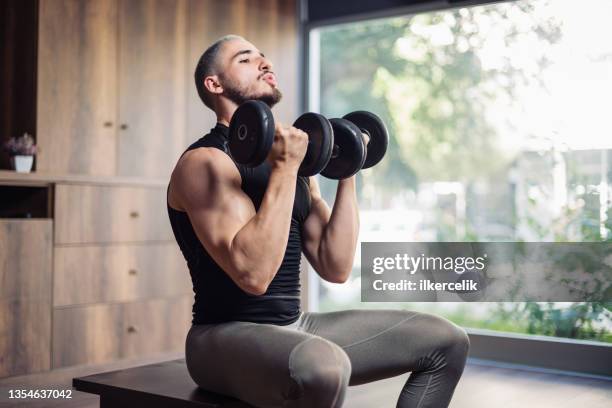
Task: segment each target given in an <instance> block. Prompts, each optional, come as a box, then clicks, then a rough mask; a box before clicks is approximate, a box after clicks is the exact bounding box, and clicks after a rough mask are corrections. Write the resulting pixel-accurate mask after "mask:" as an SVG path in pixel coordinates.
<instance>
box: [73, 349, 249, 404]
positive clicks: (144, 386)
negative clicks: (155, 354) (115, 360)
mask: <svg viewBox="0 0 612 408" xmlns="http://www.w3.org/2000/svg"><path fill="white" fill-rule="evenodd" d="M72 385H73V386H74V388H76V389H77V390H78V391H83V392H89V393H92V394H98V395H99V396H100V408H111V407H114V408H125V407H148V408H158V407H164V408H178V407H199V408H253V407H252V406H251V405H248V404H246V403H244V402H242V401H239V400H236V399H233V398H229V397H226V396H223V395H220V394H215V393H212V392H207V391H204V390H202V389H201V388H199V387H198V386H197V385H196V384H195V383H194V382H193V380H192V379H191V377H190V376H189V373H188V372H187V366H186V365H185V360H184V359H181V360H173V361H166V362H162V363H157V364H151V365H145V366H141V367H133V368H128V369H125V370H117V371H110V372H106V373H101V374H94V375H89V376H86V377H80V378H73V380H72Z"/></svg>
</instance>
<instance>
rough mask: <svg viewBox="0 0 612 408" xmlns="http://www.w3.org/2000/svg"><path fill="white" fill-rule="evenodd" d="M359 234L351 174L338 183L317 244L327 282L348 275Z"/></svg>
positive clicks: (343, 279) (357, 211)
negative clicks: (325, 223) (326, 222)
mask: <svg viewBox="0 0 612 408" xmlns="http://www.w3.org/2000/svg"><path fill="white" fill-rule="evenodd" d="M358 237H359V209H358V207H357V193H356V182H355V177H354V176H353V177H350V178H347V179H344V180H340V181H339V182H338V189H337V192H336V200H335V201H334V206H333V209H332V212H331V215H330V219H329V222H328V224H327V225H326V227H325V229H324V232H323V236H322V239H321V243H320V246H319V259H320V262H321V266H322V269H323V270H324V271H325V274H326V275H328V277H329V280H330V281H338V282H343V281H345V280H346V278H348V276H349V275H350V273H351V269H352V267H353V261H354V259H355V250H356V247H357V239H358Z"/></svg>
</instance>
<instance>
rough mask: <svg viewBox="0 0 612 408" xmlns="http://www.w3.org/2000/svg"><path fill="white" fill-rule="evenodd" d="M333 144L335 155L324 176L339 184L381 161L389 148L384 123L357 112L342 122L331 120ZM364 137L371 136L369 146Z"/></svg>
mask: <svg viewBox="0 0 612 408" xmlns="http://www.w3.org/2000/svg"><path fill="white" fill-rule="evenodd" d="M329 122H330V123H331V125H332V129H333V131H334V132H333V133H334V140H333V146H332V155H331V158H330V160H329V162H328V163H327V166H325V168H324V169H323V170H322V171H321V175H322V176H325V177H327V178H331V179H335V180H339V179H343V178H347V177H351V176H352V175H354V174H355V173H357V172H358V171H359V170H361V169H367V168H370V167H372V166H374V165H375V164H377V163H378V162H380V161H381V160H382V158H383V157H384V156H385V153H386V152H387V146H388V145H389V133H388V132H387V127H386V126H385V124H384V122H383V121H382V120H381V119H380V118H379V117H378V116H376V115H375V114H373V113H371V112H367V111H355V112H351V113H349V114H348V115H345V116H343V117H342V118H335V119H330V120H329ZM362 133H365V134H367V135H368V136H369V138H370V141H369V142H368V144H367V146H366V145H365V144H364V141H363V137H362V135H361V134H362Z"/></svg>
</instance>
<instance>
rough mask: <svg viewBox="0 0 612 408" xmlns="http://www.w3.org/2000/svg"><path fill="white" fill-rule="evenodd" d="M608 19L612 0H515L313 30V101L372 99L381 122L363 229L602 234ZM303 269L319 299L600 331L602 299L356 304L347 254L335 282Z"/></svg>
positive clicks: (611, 166)
mask: <svg viewBox="0 0 612 408" xmlns="http://www.w3.org/2000/svg"><path fill="white" fill-rule="evenodd" d="M610 16H612V2H610V1H608V0H585V1H582V2H569V1H553V0H549V1H547V0H542V1H514V2H508V3H499V4H493V5H486V6H477V7H469V8H458V9H450V10H444V11H436V12H429V13H422V14H417V15H413V16H404V17H394V18H387V19H382V20H370V21H364V22H357V23H351V24H344V25H336V26H327V27H320V28H317V29H314V30H313V31H311V32H310V55H309V58H310V64H309V66H310V77H309V78H310V84H311V85H310V89H309V103H310V108H311V109H313V110H318V111H320V112H321V113H323V114H325V115H327V116H328V117H340V116H343V115H344V114H346V113H348V112H350V111H352V110H357V109H368V110H371V111H373V112H376V113H377V114H379V115H380V116H382V117H383V118H384V120H385V121H386V123H387V126H388V128H389V130H390V134H391V140H390V144H389V150H388V152H387V156H386V157H385V159H384V161H383V162H381V163H380V164H379V165H378V166H376V167H375V168H372V169H369V170H366V171H363V172H361V173H360V174H359V176H358V197H359V205H360V213H361V232H360V240H361V241H436V240H437V241H531V242H533V241H573V242H579V241H612V218H611V217H612V212H611V211H610V208H611V207H612V205H611V199H612V196H611V183H612V120H610V107H611V106H612V42H611V41H610V38H612V24H610V23H609V17H610ZM320 181H321V186H322V191H323V194H324V196H325V198H326V200H327V201H328V202H329V203H330V204H331V203H333V200H334V195H335V190H336V186H337V182H335V181H331V180H326V179H324V178H321V179H320ZM312 275H314V274H312ZM315 279H316V282H311V287H312V286H313V285H312V283H315V285H314V286H315V289H316V291H315V292H316V293H317V296H316V299H317V302H316V303H317V306H316V307H317V308H318V310H321V311H329V310H336V309H343V308H374V307H380V308H389V307H397V308H407V309H416V310H423V311H428V312H433V313H439V314H442V315H444V316H447V317H448V318H450V319H452V320H453V321H455V322H457V323H459V324H461V325H463V326H465V327H477V328H488V329H493V330H500V331H511V332H520V333H529V334H541V335H549V336H558V337H568V338H575V339H589V340H596V341H605V342H612V320H611V316H612V314H611V312H610V306H611V305H610V304H604V303H470V304H467V303H463V304H461V303H420V304H416V303H415V304H389V303H361V302H360V265H359V254H358V256H357V259H356V261H355V268H354V270H353V274H352V276H351V279H350V280H349V281H348V282H347V283H345V284H343V285H336V284H331V283H328V282H323V281H321V280H320V279H318V278H315Z"/></svg>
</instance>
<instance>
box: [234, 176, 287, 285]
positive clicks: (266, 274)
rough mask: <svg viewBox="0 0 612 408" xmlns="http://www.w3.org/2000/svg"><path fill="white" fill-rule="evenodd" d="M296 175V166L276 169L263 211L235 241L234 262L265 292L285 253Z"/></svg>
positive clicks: (270, 182)
mask: <svg viewBox="0 0 612 408" xmlns="http://www.w3.org/2000/svg"><path fill="white" fill-rule="evenodd" d="M296 177H297V174H296V170H295V169H293V170H292V169H291V168H286V167H277V168H275V169H273V170H272V172H271V174H270V179H269V181H268V187H267V189H266V192H265V194H264V197H263V200H262V203H261V205H260V207H259V210H258V211H257V213H256V214H255V216H254V217H253V218H251V219H250V220H249V222H248V223H247V224H245V225H244V227H243V228H242V229H240V231H238V233H237V234H236V236H235V237H234V239H233V241H232V245H231V251H230V257H231V260H232V264H233V265H234V266H235V268H236V269H237V270H238V271H239V274H240V275H241V276H242V279H244V281H245V286H246V287H252V288H254V292H265V290H266V288H267V286H268V285H269V283H270V282H271V281H272V279H273V278H274V276H275V275H276V272H277V271H278V268H279V267H280V265H281V263H282V260H283V257H284V255H285V250H286V247H287V241H288V238H289V234H288V232H289V228H290V225H291V213H292V211H293V201H294V198H295V188H296Z"/></svg>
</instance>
